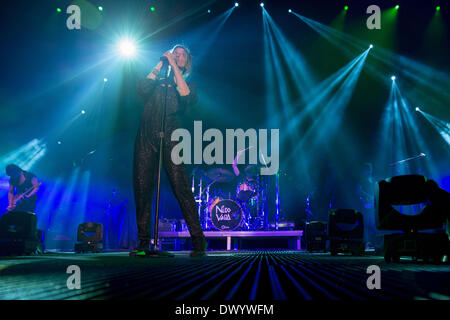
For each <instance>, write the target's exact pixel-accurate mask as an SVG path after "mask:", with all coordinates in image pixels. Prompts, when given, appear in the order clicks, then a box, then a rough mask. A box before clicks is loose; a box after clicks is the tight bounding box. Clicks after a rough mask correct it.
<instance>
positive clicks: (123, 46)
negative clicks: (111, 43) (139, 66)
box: [119, 39, 136, 58]
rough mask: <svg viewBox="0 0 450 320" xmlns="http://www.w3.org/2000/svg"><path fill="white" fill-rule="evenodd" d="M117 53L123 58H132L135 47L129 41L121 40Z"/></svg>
mask: <svg viewBox="0 0 450 320" xmlns="http://www.w3.org/2000/svg"><path fill="white" fill-rule="evenodd" d="M119 52H120V54H121V55H122V56H124V57H128V58H130V57H132V56H134V54H135V53H136V45H135V44H134V42H133V41H131V40H129V39H123V40H121V41H120V42H119Z"/></svg>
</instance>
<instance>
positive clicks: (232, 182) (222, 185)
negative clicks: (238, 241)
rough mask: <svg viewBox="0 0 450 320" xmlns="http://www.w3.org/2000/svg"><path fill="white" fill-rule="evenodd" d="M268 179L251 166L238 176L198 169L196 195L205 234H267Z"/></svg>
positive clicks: (231, 173)
mask: <svg viewBox="0 0 450 320" xmlns="http://www.w3.org/2000/svg"><path fill="white" fill-rule="evenodd" d="M267 183H268V181H267V178H266V176H262V175H260V174H259V167H258V166H256V165H249V166H247V167H246V168H245V170H243V172H242V173H241V174H240V175H239V176H236V175H235V174H234V173H233V172H232V171H229V170H227V169H224V168H214V169H210V170H208V171H203V170H199V169H194V170H193V172H192V193H193V194H194V197H195V201H196V202H197V206H198V213H199V217H200V222H201V225H202V228H203V230H205V231H207V230H220V231H231V230H263V229H265V228H266V227H267V219H266V210H267Z"/></svg>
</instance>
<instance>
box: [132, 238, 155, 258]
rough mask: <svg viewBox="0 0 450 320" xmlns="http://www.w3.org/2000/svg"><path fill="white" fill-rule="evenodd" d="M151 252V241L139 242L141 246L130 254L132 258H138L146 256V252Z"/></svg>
mask: <svg viewBox="0 0 450 320" xmlns="http://www.w3.org/2000/svg"><path fill="white" fill-rule="evenodd" d="M149 250H150V241H149V240H145V239H144V240H142V239H140V240H139V245H138V246H137V247H136V249H134V250H133V251H131V252H130V256H138V255H145V253H146V252H148V251H149Z"/></svg>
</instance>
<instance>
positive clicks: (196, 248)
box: [190, 236, 208, 257]
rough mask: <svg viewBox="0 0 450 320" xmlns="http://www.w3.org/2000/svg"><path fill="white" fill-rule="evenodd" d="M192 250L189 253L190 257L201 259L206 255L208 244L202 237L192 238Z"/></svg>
mask: <svg viewBox="0 0 450 320" xmlns="http://www.w3.org/2000/svg"><path fill="white" fill-rule="evenodd" d="M192 246H193V250H192V251H191V253H190V256H191V257H203V256H204V255H205V254H206V249H207V248H208V242H207V241H206V239H205V237H204V236H201V237H192Z"/></svg>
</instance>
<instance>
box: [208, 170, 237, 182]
mask: <svg viewBox="0 0 450 320" xmlns="http://www.w3.org/2000/svg"><path fill="white" fill-rule="evenodd" d="M206 176H207V177H208V178H210V179H211V180H213V181H215V182H231V181H233V179H234V174H233V173H232V172H231V171H229V170H226V169H222V168H217V169H211V170H208V172H207V173H206Z"/></svg>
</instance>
